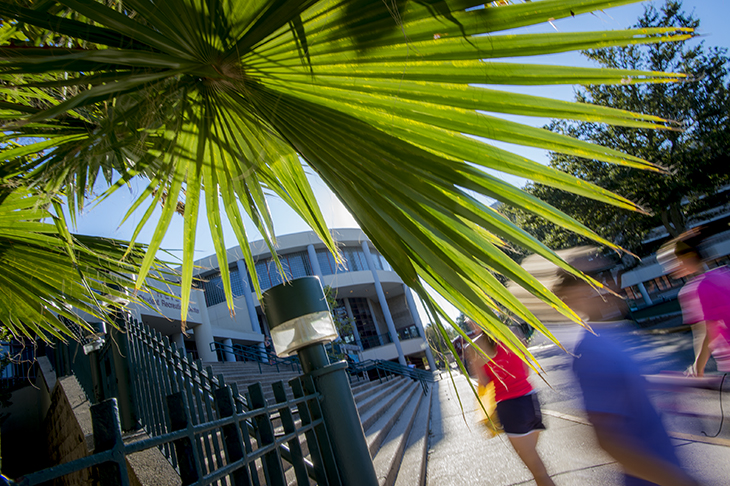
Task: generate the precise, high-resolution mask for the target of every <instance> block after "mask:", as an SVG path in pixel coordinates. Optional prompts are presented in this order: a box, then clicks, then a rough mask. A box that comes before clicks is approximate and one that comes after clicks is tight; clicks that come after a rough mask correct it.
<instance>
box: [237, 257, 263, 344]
mask: <svg viewBox="0 0 730 486" xmlns="http://www.w3.org/2000/svg"><path fill="white" fill-rule="evenodd" d="M236 266H237V267H238V276H239V277H241V283H242V284H243V297H244V298H245V299H246V310H247V311H248V319H249V320H250V321H251V330H252V331H253V332H257V333H259V334H261V325H260V324H259V317H258V315H257V314H256V305H255V304H254V301H253V295H252V292H253V289H251V286H250V285H249V284H248V272H247V271H246V262H244V261H243V260H238V261H236Z"/></svg>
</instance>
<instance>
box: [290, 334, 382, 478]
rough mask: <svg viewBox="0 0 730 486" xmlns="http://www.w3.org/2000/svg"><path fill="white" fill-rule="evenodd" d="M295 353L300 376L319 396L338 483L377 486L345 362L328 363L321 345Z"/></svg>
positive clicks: (311, 346) (314, 345)
mask: <svg viewBox="0 0 730 486" xmlns="http://www.w3.org/2000/svg"><path fill="white" fill-rule="evenodd" d="M297 354H298V355H299V361H300V362H301V364H302V370H303V371H304V375H305V376H310V377H311V378H312V379H313V380H314V384H315V387H316V388H317V391H318V392H320V393H321V394H322V403H321V409H322V418H323V419H324V422H325V425H326V428H327V435H328V436H329V439H330V443H331V444H332V449H333V453H334V456H335V460H336V462H337V467H338V469H339V472H340V477H341V479H342V484H347V485H348V486H377V485H378V477H377V475H376V474H375V467H374V466H373V460H372V458H371V457H370V451H369V449H368V444H367V440H366V439H365V432H364V431H363V429H362V423H361V422H360V415H359V414H358V412H357V406H356V405H355V399H354V397H353V396H352V389H351V388H350V380H349V379H348V377H347V373H346V372H345V369H346V368H347V363H346V362H344V361H338V362H337V363H332V364H330V362H329V357H328V356H327V351H326V350H325V348H324V345H323V344H322V343H317V344H313V345H310V346H307V347H304V348H301V349H299V350H298V351H297Z"/></svg>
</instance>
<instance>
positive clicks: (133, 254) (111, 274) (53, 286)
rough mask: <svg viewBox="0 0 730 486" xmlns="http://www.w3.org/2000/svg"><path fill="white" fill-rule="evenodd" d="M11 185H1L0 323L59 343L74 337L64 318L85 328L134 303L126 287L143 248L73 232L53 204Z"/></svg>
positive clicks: (22, 333) (17, 333) (18, 334)
mask: <svg viewBox="0 0 730 486" xmlns="http://www.w3.org/2000/svg"><path fill="white" fill-rule="evenodd" d="M12 186H13V185H12V184H7V181H6V183H5V184H3V185H2V186H0V235H1V236H0V264H1V265H2V266H3V272H2V274H1V275H0V296H1V298H0V325H2V327H3V328H4V329H5V330H6V331H9V332H10V333H11V334H12V335H13V336H15V337H21V336H25V337H31V338H40V339H46V340H47V339H49V338H50V337H51V336H53V337H56V338H58V339H61V340H65V339H68V338H70V339H79V338H80V336H79V335H78V331H77V330H74V329H72V328H71V327H70V326H69V322H70V323H72V324H75V325H76V326H79V327H81V328H83V329H85V330H87V331H90V327H89V324H88V319H98V320H101V321H106V322H112V323H113V322H114V321H113V319H111V318H110V314H109V312H110V311H112V310H113V309H115V308H119V307H120V305H121V302H122V301H127V300H135V297H134V296H130V295H129V294H128V292H127V291H126V290H125V289H129V288H133V287H134V285H135V280H134V278H133V277H132V276H133V275H134V274H135V273H136V272H137V269H138V266H139V262H140V261H141V259H142V257H143V256H144V247H141V246H139V245H137V246H134V247H131V248H130V247H129V245H128V244H127V243H125V242H121V241H116V240H111V239H108V238H101V237H95V236H83V235H72V234H71V233H69V232H68V230H67V229H66V223H65V220H64V217H63V213H62V212H61V211H60V206H59V205H58V202H57V201H56V202H55V203H54V202H52V203H50V204H49V202H48V201H47V200H46V199H47V198H46V196H45V195H43V196H39V195H36V194H33V193H31V192H30V191H29V190H27V189H26V188H24V187H23V186H22V185H21V186H17V187H12ZM51 207H54V208H55V210H53V211H52V210H51ZM49 220H50V221H51V222H47V221H49ZM127 252H129V253H130V255H129V256H128V257H127V258H126V259H125V258H123V257H124V255H125V253H127ZM156 270H158V271H163V270H164V268H163V267H160V266H156ZM139 302H144V301H142V300H140V301H139Z"/></svg>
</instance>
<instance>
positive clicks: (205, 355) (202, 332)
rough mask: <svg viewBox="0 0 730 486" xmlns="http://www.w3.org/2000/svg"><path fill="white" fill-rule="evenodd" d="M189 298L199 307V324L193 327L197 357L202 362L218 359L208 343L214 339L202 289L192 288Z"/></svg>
mask: <svg viewBox="0 0 730 486" xmlns="http://www.w3.org/2000/svg"><path fill="white" fill-rule="evenodd" d="M190 298H191V299H195V302H196V303H197V304H198V307H199V308H200V325H199V326H196V327H194V328H193V333H194V336H195V347H196V348H198V357H199V358H200V359H201V360H202V361H204V362H205V361H207V362H210V361H218V355H216V353H215V351H211V350H210V343H212V342H213V341H214V340H215V339H214V338H213V328H212V327H211V325H210V318H209V317H208V306H207V305H206V304H205V297H204V296H203V291H202V290H193V291H192V292H190Z"/></svg>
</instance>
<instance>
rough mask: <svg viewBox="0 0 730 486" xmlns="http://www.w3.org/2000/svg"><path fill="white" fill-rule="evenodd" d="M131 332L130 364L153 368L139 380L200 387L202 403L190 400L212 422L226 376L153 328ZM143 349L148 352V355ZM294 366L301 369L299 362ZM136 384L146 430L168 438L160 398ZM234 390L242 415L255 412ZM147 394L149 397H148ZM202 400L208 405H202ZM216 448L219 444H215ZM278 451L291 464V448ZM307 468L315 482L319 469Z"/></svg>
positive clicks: (131, 326) (133, 324)
mask: <svg viewBox="0 0 730 486" xmlns="http://www.w3.org/2000/svg"><path fill="white" fill-rule="evenodd" d="M127 330H128V341H129V343H130V345H131V349H130V361H133V362H136V363H137V364H138V365H139V364H140V363H142V361H144V362H145V363H144V364H145V365H147V366H149V367H150V370H151V372H150V373H141V374H140V376H139V377H138V378H140V377H141V381H145V382H149V381H158V382H159V383H160V384H162V385H163V388H165V387H178V388H183V387H184V388H185V389H186V390H189V389H190V388H191V387H197V388H198V392H196V393H195V394H194V396H195V397H197V398H198V399H197V400H195V399H193V398H192V397H191V396H189V401H190V403H191V404H193V406H194V405H195V403H196V402H197V407H196V409H200V408H201V407H202V413H203V414H204V415H206V419H207V420H211V419H212V415H211V414H212V410H211V408H210V405H212V404H211V403H210V402H211V400H212V398H213V395H214V390H216V389H219V388H223V387H225V386H226V384H225V383H224V377H223V375H218V376H217V377H216V376H213V370H212V368H211V367H210V366H208V367H206V368H205V369H203V362H202V361H201V360H199V359H197V360H190V359H189V358H188V357H186V356H184V355H183V354H181V352H180V350H178V349H177V347H176V346H175V344H174V343H171V342H170V341H169V339H168V338H167V337H165V336H162V334H161V333H160V332H159V331H152V330H151V329H150V328H149V327H147V326H146V325H144V324H143V323H140V322H138V321H137V320H130V321H129V322H128V323H127ZM143 348H144V349H146V350H147V351H148V353H144V352H143ZM253 349H256V351H257V352H259V353H260V352H261V350H260V348H257V347H256V348H253ZM142 355H144V356H142ZM259 356H260V354H259ZM262 359H263V358H262ZM279 359H281V358H279ZM282 361H284V360H282ZM287 364H290V362H287ZM294 364H295V365H296V366H299V362H298V361H296V362H295V363H294ZM136 381H137V384H136V386H135V387H134V388H135V395H136V402H137V403H139V404H143V406H142V408H146V409H148V410H146V411H147V412H148V413H145V412H144V411H141V410H140V418H141V419H142V423H143V425H144V427H145V429H146V430H147V432H148V433H149V434H150V436H152V437H156V436H159V435H162V434H164V433H165V432H166V431H167V428H168V426H167V424H163V423H162V422H164V421H159V419H160V417H162V416H164V412H163V409H162V408H161V407H160V405H159V404H157V403H156V399H158V398H159V397H158V396H157V395H158V394H150V393H149V390H147V389H146V387H145V386H144V385H143V384H142V383H141V382H140V380H136ZM184 385H187V386H184ZM230 386H231V389H232V392H233V393H232V395H233V400H234V403H235V405H236V409H237V410H238V413H243V412H248V411H252V407H250V404H249V403H248V400H247V399H246V398H245V397H244V396H242V395H241V394H240V393H239V391H238V387H237V386H236V384H235V383H231V385H230ZM168 391H172V390H168ZM145 392H147V393H146V394H145ZM201 398H202V399H203V401H204V402H205V403H202V404H201V402H200V399H201ZM206 405H207V406H206ZM196 411H197V412H200V410H192V409H191V410H190V413H191V418H193V420H194V421H195V420H197V419H200V420H201V421H207V420H202V418H203V417H201V416H200V415H199V413H195V412H196ZM145 417H146V418H147V419H150V421H146V420H145ZM245 422H246V429H247V431H248V433H249V435H250V436H251V437H257V433H258V432H257V431H256V429H255V426H254V424H252V423H250V421H245ZM214 444H216V443H215V442H214ZM208 447H209V446H208ZM278 449H279V452H280V454H281V457H282V458H283V459H285V460H287V461H289V462H291V460H292V452H291V450H290V449H289V447H288V445H287V444H283V443H282V444H279V445H278ZM163 453H164V454H165V455H166V456H167V457H168V459H170V460H171V462H172V463H173V466H176V464H177V462H176V458H175V457H174V454H171V450H170V449H166V450H164V451H163ZM206 453H207V454H208V455H209V453H210V451H207V450H206ZM305 464H306V467H307V473H308V475H309V477H310V478H315V477H316V474H315V469H314V467H313V466H312V464H311V463H309V462H308V461H305Z"/></svg>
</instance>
